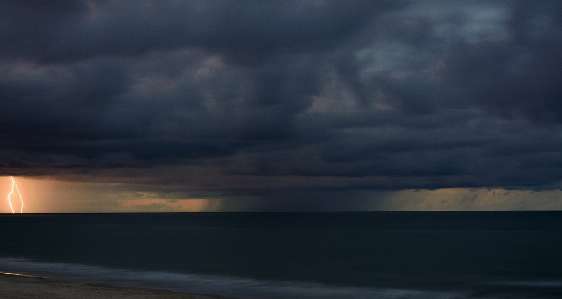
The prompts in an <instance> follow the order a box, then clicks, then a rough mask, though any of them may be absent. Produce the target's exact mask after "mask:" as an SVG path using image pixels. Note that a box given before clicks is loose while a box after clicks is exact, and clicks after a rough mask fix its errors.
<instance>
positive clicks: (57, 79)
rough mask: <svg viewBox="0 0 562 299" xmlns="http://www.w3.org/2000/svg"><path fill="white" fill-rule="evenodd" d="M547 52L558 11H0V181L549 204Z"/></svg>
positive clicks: (553, 54) (436, 6)
mask: <svg viewBox="0 0 562 299" xmlns="http://www.w3.org/2000/svg"><path fill="white" fill-rule="evenodd" d="M561 41H562V6H561V5H560V4H558V2H556V1H550V2H549V1H541V2H540V3H535V2H533V3H529V2H517V1H486V2H482V1H462V2H454V1H453V2H452V1H423V2H407V1H403V2H399V1H351V2H345V3H344V2H341V1H304V2H303V1H187V2H185V1H179V2H175V1H143V2H138V1H131V2H128V1H84V2H80V1H68V2H64V1H55V2H52V3H51V2H42V1H5V2H3V3H2V4H0V44H1V45H2V46H1V47H0V173H1V174H5V175H9V174H21V175H42V174H49V175H57V176H60V177H61V178H66V179H80V180H102V181H103V180H108V181H122V182H133V183H138V184H143V183H150V184H173V185H179V186H185V188H187V189H190V190H203V191H205V190H207V191H210V190H215V191H216V190H222V191H223V192H227V191H228V192H230V191H232V192H235V191H236V192H242V194H250V193H251V194H261V195H263V196H265V197H267V196H271V197H272V198H275V196H274V195H272V194H275V192H277V191H279V192H285V191H286V190H303V191H307V192H317V191H318V192H320V191H322V192H325V191H326V190H339V191H341V192H348V191H349V190H365V189H377V190H388V189H405V188H414V189H415V188H442V187H506V188H534V189H537V188H538V189H540V188H552V187H553V186H556V184H557V183H558V182H559V179H560V177H561V176H562V156H561V155H560V154H559V153H560V152H559V149H560V148H562V126H561V123H562V104H561V103H562V102H561V99H562V89H561V87H560V82H561V80H562V72H561V71H560V70H561V69H562V65H561V61H562V57H561V56H562V54H560V53H562V42H561ZM283 190H285V191H283ZM339 191H338V192H339ZM314 194H316V193H314ZM322 194H324V193H322Z"/></svg>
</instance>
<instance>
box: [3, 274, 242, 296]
mask: <svg viewBox="0 0 562 299" xmlns="http://www.w3.org/2000/svg"><path fill="white" fill-rule="evenodd" d="M0 290H2V298H10V299H28V298H43V299H74V298H83V299H234V298H229V297H224V296H217V295H204V294H187V293H178V292H173V291H167V290H159V289H144V288H137V287H125V286H123V287H121V286H111V285H106V284H98V283H87V282H69V281H62V280H56V279H52V278H47V277H39V276H32V275H25V274H19V273H0Z"/></svg>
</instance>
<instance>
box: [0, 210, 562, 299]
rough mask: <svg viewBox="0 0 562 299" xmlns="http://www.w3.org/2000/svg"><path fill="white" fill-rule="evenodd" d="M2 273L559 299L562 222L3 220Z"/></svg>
mask: <svg viewBox="0 0 562 299" xmlns="http://www.w3.org/2000/svg"><path fill="white" fill-rule="evenodd" d="M0 272H10V273H21V274H28V275H36V276H43V277H53V278H58V279H63V280H72V281H80V282H98V283H104V284H110V285H117V286H135V287H148V288H158V289H166V290H172V291H177V292H186V293H203V294H216V295H223V296H231V297H237V298H253V299H277V298H295V299H307V298H335V299H337V298H382V299H384V298H414V299H417V298H451V299H452V298H459V299H460V298H562V212H349V213H146V214H145V213H140V214H132V213H131V214H15V215H12V214H3V215H0Z"/></svg>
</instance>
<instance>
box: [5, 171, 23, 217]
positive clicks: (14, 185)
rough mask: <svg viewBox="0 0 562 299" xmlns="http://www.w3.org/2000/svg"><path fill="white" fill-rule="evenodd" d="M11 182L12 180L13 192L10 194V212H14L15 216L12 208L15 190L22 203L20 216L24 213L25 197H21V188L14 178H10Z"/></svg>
mask: <svg viewBox="0 0 562 299" xmlns="http://www.w3.org/2000/svg"><path fill="white" fill-rule="evenodd" d="M10 180H12V190H11V191H10V193H9V194H8V204H9V205H10V210H12V214H15V212H14V207H13V206H12V194H14V189H15V191H16V192H17V193H18V196H19V197H20V201H21V207H20V214H21V213H23V206H24V205H23V195H21V192H20V188H19V187H18V183H17V182H16V180H14V177H13V176H10Z"/></svg>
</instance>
